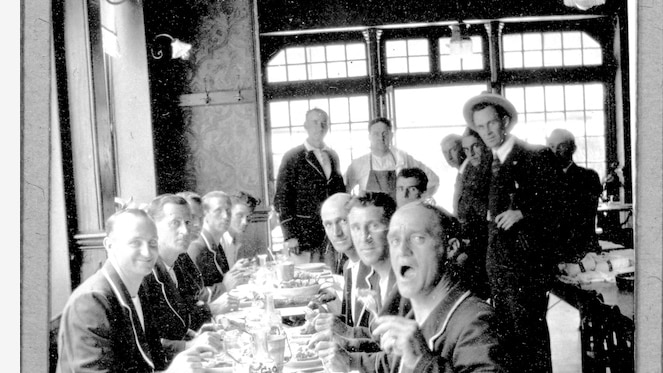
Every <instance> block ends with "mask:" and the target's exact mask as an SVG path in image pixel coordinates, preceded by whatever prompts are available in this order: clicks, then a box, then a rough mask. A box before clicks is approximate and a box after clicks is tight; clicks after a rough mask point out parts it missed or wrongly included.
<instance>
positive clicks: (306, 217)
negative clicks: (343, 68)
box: [274, 108, 345, 264]
mask: <svg viewBox="0 0 663 373" xmlns="http://www.w3.org/2000/svg"><path fill="white" fill-rule="evenodd" d="M304 129H305V130H306V133H307V134H308V137H307V138H306V141H304V144H302V145H299V146H297V147H295V148H293V149H291V150H289V151H288V152H287V153H286V154H285V155H284V156H283V160H282V162H281V167H280V168H279V172H278V177H277V180H276V195H275V198H274V207H275V208H276V212H277V213H278V214H279V219H280V223H281V229H282V230H283V239H284V241H285V243H286V245H287V247H288V248H289V249H290V254H291V258H292V259H293V262H295V264H298V263H309V262H321V261H322V260H323V255H324V253H323V250H324V248H325V231H324V228H323V227H322V223H321V220H320V205H322V202H323V201H324V200H325V199H327V197H329V196H331V195H332V194H334V193H337V192H344V191H345V185H344V184H343V176H342V175H341V172H340V166H339V159H338V155H337V154H336V152H335V151H334V150H332V149H330V148H329V147H327V146H326V145H325V143H324V141H323V140H324V138H325V136H326V135H327V132H329V119H328V117H327V113H325V112H324V111H323V110H321V109H318V108H315V109H311V110H309V111H308V112H307V113H306V121H305V122H304Z"/></svg>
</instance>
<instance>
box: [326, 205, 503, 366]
mask: <svg viewBox="0 0 663 373" xmlns="http://www.w3.org/2000/svg"><path fill="white" fill-rule="evenodd" d="M457 237H458V232H457V222H456V221H455V219H454V218H453V217H451V216H450V215H448V214H447V213H445V212H444V211H442V210H441V209H439V208H437V207H435V206H430V205H425V204H409V205H407V206H404V207H403V208H401V209H399V210H398V211H397V212H396V213H395V214H394V216H393V217H392V219H391V222H390V224H389V234H388V240H389V251H390V258H391V266H392V269H393V271H394V273H396V279H397V280H396V281H397V286H398V290H399V292H400V293H401V295H402V296H403V297H404V298H407V299H409V300H410V302H411V306H412V309H411V311H410V312H407V313H401V314H400V315H398V316H393V315H385V316H380V317H378V318H377V319H376V320H375V328H374V330H373V334H374V336H375V337H376V338H379V340H380V345H381V347H382V350H383V351H382V352H379V353H378V354H377V355H376V356H375V357H376V359H375V361H372V364H371V365H367V366H363V367H357V366H352V367H351V368H352V369H360V370H361V371H374V370H375V371H378V372H499V371H502V368H501V364H500V363H499V362H498V361H501V359H502V355H501V351H500V349H499V345H498V342H497V337H496V335H495V332H494V322H495V319H494V313H493V309H492V307H491V306H490V305H488V304H487V303H485V302H483V301H482V300H480V299H479V298H477V297H475V296H474V295H472V293H471V292H470V291H468V290H466V289H465V288H464V287H463V286H462V285H461V284H460V281H459V280H460V279H459V274H460V273H461V271H460V269H459V268H458V263H457V259H458V258H457V257H458V255H459V253H460V250H461V245H462V243H461V241H460V240H459V239H458V238H457ZM319 355H320V357H321V358H322V359H323V361H324V362H325V365H326V366H328V367H331V368H332V369H347V367H348V365H347V364H348V363H350V362H349V361H348V360H347V354H345V353H344V352H343V351H339V350H334V349H333V348H331V349H324V350H321V351H319Z"/></svg>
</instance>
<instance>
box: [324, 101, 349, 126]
mask: <svg viewBox="0 0 663 373" xmlns="http://www.w3.org/2000/svg"><path fill="white" fill-rule="evenodd" d="M329 120H330V121H331V123H340V122H349V121H350V103H349V100H348V98H347V97H341V98H332V99H330V100H329Z"/></svg>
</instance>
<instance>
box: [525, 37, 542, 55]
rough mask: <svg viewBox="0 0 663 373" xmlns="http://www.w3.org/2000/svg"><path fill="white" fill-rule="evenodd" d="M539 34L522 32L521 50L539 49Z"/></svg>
mask: <svg viewBox="0 0 663 373" xmlns="http://www.w3.org/2000/svg"><path fill="white" fill-rule="evenodd" d="M541 49H543V48H542V47H541V34H540V33H527V34H523V50H526V51H535V50H541Z"/></svg>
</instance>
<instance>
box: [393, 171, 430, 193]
mask: <svg viewBox="0 0 663 373" xmlns="http://www.w3.org/2000/svg"><path fill="white" fill-rule="evenodd" d="M398 177H403V178H410V177H413V178H415V179H417V185H415V187H416V188H417V189H419V191H420V192H421V193H423V192H425V191H426V189H427V188H428V176H426V173H425V172H424V170H422V169H421V168H419V167H410V168H404V169H402V170H400V171H399V172H398Z"/></svg>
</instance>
